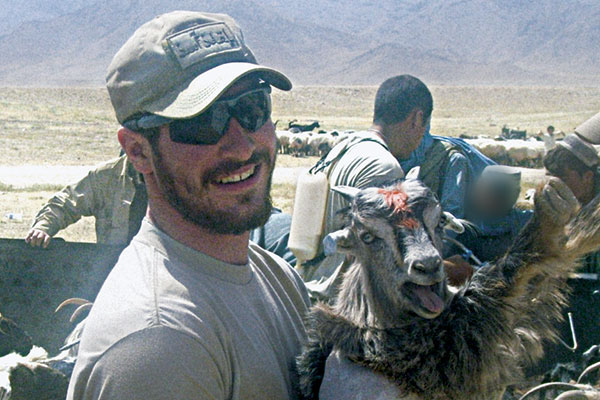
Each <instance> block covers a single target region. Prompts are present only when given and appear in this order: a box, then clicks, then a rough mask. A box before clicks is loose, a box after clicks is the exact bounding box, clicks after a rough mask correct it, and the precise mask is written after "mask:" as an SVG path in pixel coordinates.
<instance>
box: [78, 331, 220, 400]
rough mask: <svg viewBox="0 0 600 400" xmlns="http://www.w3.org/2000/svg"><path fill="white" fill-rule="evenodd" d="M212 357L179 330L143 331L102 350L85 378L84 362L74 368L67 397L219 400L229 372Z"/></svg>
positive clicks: (105, 399)
mask: <svg viewBox="0 0 600 400" xmlns="http://www.w3.org/2000/svg"><path fill="white" fill-rule="evenodd" d="M213 350H214V349H213ZM215 358H218V357H215V356H214V354H212V355H211V353H209V352H208V351H207V349H206V348H205V347H204V346H203V345H202V344H201V343H200V342H199V341H197V340H196V339H194V338H192V337H191V336H188V335H186V334H184V333H182V332H180V331H177V330H174V329H171V328H168V327H165V326H159V327H154V328H148V329H144V330H142V331H138V332H135V333H133V334H131V335H129V336H127V337H126V338H124V339H122V340H121V341H119V342H118V343H117V344H115V345H114V346H112V347H111V348H110V349H109V350H107V351H106V352H105V353H104V354H103V355H102V356H101V357H100V359H99V360H98V361H96V363H95V364H94V365H93V366H92V367H91V372H90V373H89V376H86V375H85V373H84V372H82V371H86V366H85V365H82V366H81V368H79V369H77V368H76V371H75V373H74V376H73V378H72V380H71V383H70V386H69V393H68V395H67V399H69V400H75V399H76V400H92V399H93V400H108V399H128V400H159V399H161V400H162V399H181V400H188V399H189V400H191V399H194V400H197V399H206V400H224V399H227V398H229V397H230V395H231V393H230V389H231V388H230V376H231V371H229V370H225V371H224V370H223V369H220V368H219V366H218V365H217V364H219V363H220V364H226V363H223V360H217V359H215ZM78 362H79V361H78ZM228 382H229V383H228Z"/></svg>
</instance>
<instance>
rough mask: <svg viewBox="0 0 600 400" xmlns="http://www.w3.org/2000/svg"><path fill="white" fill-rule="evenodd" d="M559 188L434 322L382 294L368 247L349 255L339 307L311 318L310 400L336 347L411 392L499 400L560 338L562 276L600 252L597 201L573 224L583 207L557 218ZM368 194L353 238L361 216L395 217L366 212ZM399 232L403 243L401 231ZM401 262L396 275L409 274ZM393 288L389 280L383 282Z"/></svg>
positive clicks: (541, 199)
mask: <svg viewBox="0 0 600 400" xmlns="http://www.w3.org/2000/svg"><path fill="white" fill-rule="evenodd" d="M560 184H561V182H559V183H558V185H560ZM554 185H555V186H556V182H554ZM404 186H405V187H408V188H410V187H411V186H412V187H414V188H415V189H419V190H409V189H407V190H406V192H407V194H408V197H409V199H408V202H409V203H410V204H415V203H416V202H418V199H415V198H411V196H412V195H413V194H414V193H417V194H418V196H420V197H422V196H424V195H425V196H426V197H427V196H429V195H428V192H427V190H425V189H424V187H423V186H422V185H421V184H419V183H414V182H413V183H411V184H410V185H406V183H405V184H404ZM553 190H554V189H552V188H550V189H548V185H546V186H545V187H543V188H540V189H538V195H537V196H536V210H535V216H534V217H533V219H532V220H531V221H530V223H529V224H528V225H527V226H526V227H525V228H524V229H523V231H522V232H521V233H520V235H519V236H518V237H517V239H516V240H515V242H514V244H513V245H512V247H511V248H510V249H509V250H508V252H507V254H506V255H505V256H504V257H503V258H501V259H500V260H499V261H498V262H497V263H496V264H495V265H491V266H489V267H486V268H484V269H481V270H479V271H477V272H476V273H475V275H474V276H473V278H472V280H471V281H470V282H469V283H468V284H467V285H466V286H465V287H464V288H462V289H461V290H460V291H459V292H458V293H456V294H453V295H449V296H448V299H447V301H446V304H445V308H444V310H443V311H442V312H441V314H440V315H439V316H437V317H436V318H433V319H426V318H423V317H421V316H419V315H417V314H416V313H414V312H410V311H408V310H405V309H398V308H399V307H397V306H395V305H396V304H398V302H397V301H396V302H395V301H394V299H391V298H389V297H387V298H385V296H384V295H382V293H390V292H385V291H382V290H376V288H374V287H373V285H371V283H372V282H373V280H374V279H376V275H377V273H383V272H381V271H383V270H384V269H385V268H383V267H382V266H381V265H377V264H376V263H377V261H376V260H375V261H374V260H373V259H374V258H375V259H376V256H375V255H374V253H373V254H370V253H369V252H368V250H365V249H366V248H365V247H364V246H363V247H361V248H360V249H358V250H357V249H354V250H355V251H349V253H350V254H351V256H353V257H354V259H355V260H354V264H353V265H352V266H351V267H350V268H349V270H348V271H347V272H346V274H345V276H344V281H343V283H342V285H341V289H340V293H339V295H338V297H337V299H336V301H335V303H334V304H333V305H328V304H323V303H321V304H317V305H316V306H315V307H314V308H313V309H312V310H311V312H310V314H309V316H308V320H307V327H308V342H307V344H306V347H305V351H304V353H303V354H302V355H301V356H300V357H299V359H298V370H299V372H300V376H301V387H302V391H303V395H304V396H305V398H306V399H317V398H318V392H319V388H320V384H321V381H322V379H323V375H324V369H325V361H326V359H327V357H328V356H329V354H330V353H331V352H332V351H333V350H337V351H339V352H340V353H341V354H342V355H344V356H346V357H347V358H349V359H350V360H352V361H354V362H356V363H359V364H362V365H364V366H366V367H368V368H371V369H373V370H375V371H378V372H380V373H382V374H384V375H386V376H387V377H389V378H390V379H391V380H393V381H394V382H395V383H396V384H397V385H398V387H399V388H400V389H401V392H402V393H404V394H405V395H409V394H414V395H418V396H420V397H422V398H424V399H456V400H460V399H465V400H466V399H475V398H481V399H493V398H495V397H498V395H499V394H501V393H502V392H503V391H504V388H505V387H506V386H507V385H508V384H511V383H514V382H515V381H517V380H518V379H519V378H520V375H521V369H522V367H523V366H524V365H525V364H526V363H527V362H528V361H532V360H535V359H537V358H538V357H541V355H542V350H541V344H540V342H541V340H542V339H551V340H552V339H555V337H556V332H555V324H556V322H557V321H558V320H560V319H561V310H562V308H563V307H564V305H565V295H566V292H567V288H566V285H565V283H564V282H565V278H566V277H567V276H568V273H570V272H572V271H573V270H574V268H575V267H576V261H575V260H576V259H577V258H578V257H580V256H581V255H583V254H585V253H586V252H589V251H590V250H593V249H594V248H595V247H597V246H598V245H600V240H599V239H600V233H599V230H600V208H599V204H600V198H596V199H594V201H592V202H591V203H590V204H588V205H587V206H586V207H585V208H584V209H583V210H582V211H581V212H580V213H579V214H578V215H577V216H576V217H575V218H574V219H573V220H571V221H569V219H570V215H572V214H574V213H575V212H576V211H577V208H576V207H575V206H574V207H571V209H570V210H567V212H566V214H565V210H564V209H563V210H562V211H561V210H560V209H558V210H557V209H554V211H553V209H552V207H553V205H556V201H555V200H556V199H555V198H552V194H549V193H550V192H553ZM563 190H564V189H563ZM363 192H364V191H363ZM363 192H361V193H360V194H359V195H358V196H357V197H356V198H355V200H354V202H353V205H352V207H351V210H350V211H349V214H348V221H349V222H348V227H349V228H348V227H347V228H346V229H350V230H351V231H352V230H353V229H355V225H357V224H358V221H363V222H364V221H365V218H376V217H377V215H376V214H381V215H379V217H381V218H385V217H388V218H389V216H390V215H391V213H390V210H387V211H385V210H381V212H379V210H376V211H374V210H373V209H370V211H368V212H366V210H367V209H369V207H368V204H367V203H368V202H370V203H371V205H374V204H375V203H373V199H372V198H373V197H374V196H375V195H374V194H373V192H370V194H369V196H366V195H363ZM559 192H560V190H559ZM553 193H556V191H554V192H553ZM563 193H564V192H563ZM569 194H570V192H569ZM375 197H376V196H375ZM376 204H377V205H378V206H379V205H381V201H378V202H376ZM375 208H378V207H375ZM426 208H427V207H423V208H422V210H421V211H423V210H425V209H426ZM416 210H417V208H414V207H413V213H412V216H413V217H414V218H417V219H418V220H419V221H423V215H422V213H421V214H419V213H418V212H417V211H416ZM384 211H385V212H384ZM394 225H395V226H394V228H393V229H394V232H395V234H396V235H397V236H398V235H400V232H399V231H400V230H401V228H398V226H397V225H396V224H394ZM436 232H437V231H436ZM431 235H434V236H435V233H431ZM435 240H436V238H433V237H432V241H435ZM398 241H399V240H398ZM359 244H360V243H359ZM378 251H379V252H382V251H388V252H390V251H391V250H390V249H387V250H381V249H379V250H378ZM400 262H401V261H400ZM396 263H397V268H398V269H399V270H400V269H405V268H406V267H405V266H403V265H400V264H399V263H398V261H396ZM388 270H389V268H388ZM389 281H390V279H389V277H384V279H379V280H378V281H377V285H379V286H381V285H385V284H387V283H386V282H389ZM378 296H379V297H380V298H377V299H374V298H373V297H378ZM382 296H383V297H384V298H381V297H382ZM382 303H383V304H386V307H385V309H386V311H385V312H384V313H378V312H377V310H374V309H373V304H382Z"/></svg>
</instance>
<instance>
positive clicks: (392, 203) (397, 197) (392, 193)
mask: <svg viewBox="0 0 600 400" xmlns="http://www.w3.org/2000/svg"><path fill="white" fill-rule="evenodd" d="M378 193H379V194H381V195H383V198H384V200H385V203H386V204H387V205H388V207H390V208H391V209H392V210H394V211H393V212H394V214H395V215H398V216H401V217H402V216H403V215H402V214H405V213H408V212H410V208H409V207H408V205H407V204H406V200H408V195H407V194H406V192H405V191H404V190H402V187H401V186H397V188H396V189H392V190H388V189H379V192H378ZM399 225H401V226H404V227H406V228H409V229H415V228H417V227H418V226H419V221H417V220H416V219H414V218H408V217H404V218H402V220H401V221H400V223H399Z"/></svg>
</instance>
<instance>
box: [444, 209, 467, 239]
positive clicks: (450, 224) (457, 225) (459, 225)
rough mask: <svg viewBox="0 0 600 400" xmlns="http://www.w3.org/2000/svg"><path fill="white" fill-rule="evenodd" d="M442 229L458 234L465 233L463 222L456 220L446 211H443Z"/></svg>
mask: <svg viewBox="0 0 600 400" xmlns="http://www.w3.org/2000/svg"><path fill="white" fill-rule="evenodd" d="M444 219H445V223H444V229H448V230H451V231H453V232H456V233H458V234H461V233H463V232H464V231H465V226H464V225H463V222H462V221H461V220H460V219H458V218H456V217H455V216H454V215H452V214H450V213H449V212H448V211H444Z"/></svg>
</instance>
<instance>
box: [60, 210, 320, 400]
mask: <svg viewBox="0 0 600 400" xmlns="http://www.w3.org/2000/svg"><path fill="white" fill-rule="evenodd" d="M248 259H249V262H248V264H247V265H232V264H228V263H225V262H222V261H219V260H217V259H214V258H212V257H209V256H207V255H205V254H203V253H200V252H198V251H195V250H193V249H190V248H189V247H186V246H184V245H183V244H181V243H179V242H177V241H175V240H174V239H172V238H170V237H169V236H167V235H166V234H165V233H164V232H162V231H160V230H159V229H158V228H156V227H155V226H154V225H152V224H151V223H150V222H149V221H148V220H144V222H143V223H142V227H141V229H140V232H139V233H138V235H137V236H136V237H135V238H134V239H133V241H132V243H131V244H130V246H129V247H127V248H126V249H125V250H124V252H123V254H122V255H121V257H120V259H119V261H118V263H117V265H116V266H115V267H114V269H113V271H112V272H111V273H110V275H109V276H108V278H107V279H106V282H105V283H104V285H103V287H102V289H101V290H100V293H99V294H98V297H97V299H96V301H95V302H94V307H93V308H92V310H91V312H90V315H89V317H88V319H87V322H86V327H85V330H84V333H83V337H82V341H81V346H80V350H79V358H78V360H77V364H76V366H75V370H74V372H73V376H72V380H71V384H70V386H69V393H68V395H67V399H128V400H130V399H131V400H133V399H141V400H151V399H211V400H212V399H267V398H272V399H288V398H296V392H295V387H296V380H297V376H296V375H295V374H294V373H293V372H292V371H293V364H294V357H295V356H296V355H297V354H298V353H299V352H300V346H301V343H302V341H303V340H304V337H305V332H304V325H303V322H302V319H303V317H304V314H305V313H306V311H307V306H308V304H309V301H308V296H307V293H306V288H305V287H304V284H303V283H302V280H301V279H300V278H299V276H298V275H297V274H296V273H295V272H294V271H293V270H292V269H291V267H290V266H289V265H288V264H286V263H285V261H283V260H282V259H281V258H279V257H277V256H275V255H273V254H272V253H269V252H267V251H265V250H263V249H261V248H260V247H258V246H256V245H254V244H250V246H249V250H248Z"/></svg>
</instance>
